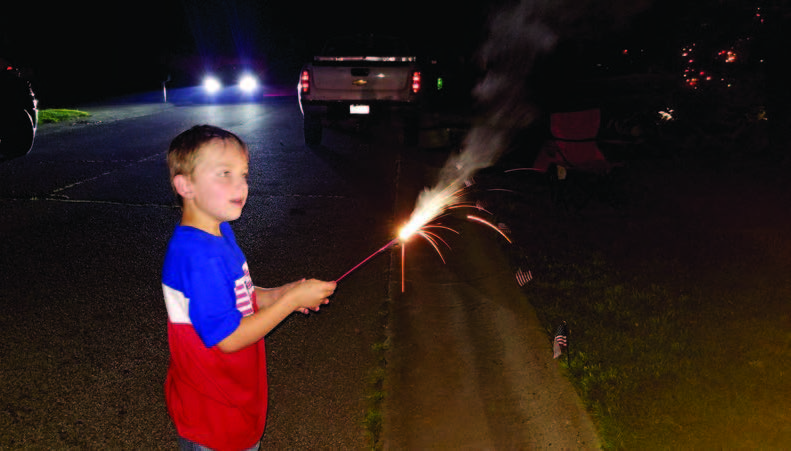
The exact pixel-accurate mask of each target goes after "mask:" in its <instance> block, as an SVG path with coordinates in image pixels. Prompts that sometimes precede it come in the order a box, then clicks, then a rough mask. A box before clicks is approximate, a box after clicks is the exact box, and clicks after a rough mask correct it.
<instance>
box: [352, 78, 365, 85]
mask: <svg viewBox="0 0 791 451" xmlns="http://www.w3.org/2000/svg"><path fill="white" fill-rule="evenodd" d="M352 84H353V85H354V86H365V85H367V84H368V80H363V79H362V78H360V79H357V80H354V81H353V82H352Z"/></svg>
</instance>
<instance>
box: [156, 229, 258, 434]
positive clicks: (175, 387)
mask: <svg viewBox="0 0 791 451" xmlns="http://www.w3.org/2000/svg"><path fill="white" fill-rule="evenodd" d="M220 232H221V235H222V236H215V235H212V234H209V233H206V232H204V231H202V230H199V229H196V228H192V227H186V226H179V227H177V228H176V230H175V232H174V233H173V236H172V237H171V239H170V243H169V244H168V250H167V254H166V256H165V264H164V267H163V270H162V291H163V294H164V297H165V305H166V306H167V311H168V342H169V346H170V366H169V368H168V374H167V379H166V380H165V398H166V402H167V407H168V412H169V414H170V416H171V418H172V419H173V422H174V424H175V425H176V429H177V431H178V433H179V435H180V436H181V437H184V438H186V439H188V440H191V441H193V442H195V443H199V444H201V445H204V446H207V447H209V448H213V449H217V450H236V449H246V448H249V447H251V446H253V445H255V444H256V443H257V442H258V440H259V439H260V438H261V436H262V435H263V432H264V427H265V425H266V407H267V381H266V352H265V349H264V340H263V339H262V340H259V341H258V342H257V343H255V344H253V345H250V346H248V347H246V348H244V349H242V350H240V351H237V352H233V353H228V354H226V353H224V352H222V351H221V350H220V349H219V348H218V347H217V346H216V345H217V343H219V342H221V341H222V340H223V339H225V338H226V337H228V336H229V335H231V334H232V333H233V332H234V331H235V330H236V329H237V328H238V327H239V323H240V321H241V319H242V317H244V316H247V315H252V314H253V313H254V312H256V311H257V310H258V307H257V305H256V296H255V289H254V287H253V282H252V279H251V278H250V273H249V271H248V267H247V261H246V259H245V256H244V254H243V253H242V250H241V249H240V248H239V246H238V245H237V244H236V239H235V237H234V235H233V232H232V230H231V227H230V226H229V225H228V224H227V223H222V224H221V225H220Z"/></svg>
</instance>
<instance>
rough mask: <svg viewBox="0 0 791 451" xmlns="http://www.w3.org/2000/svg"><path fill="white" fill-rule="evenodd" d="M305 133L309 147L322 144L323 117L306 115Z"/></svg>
mask: <svg viewBox="0 0 791 451" xmlns="http://www.w3.org/2000/svg"><path fill="white" fill-rule="evenodd" d="M303 131H304V133H305V144H307V145H308V146H309V147H313V146H318V145H319V144H321V119H320V118H317V117H311V116H305V119H304V122H303Z"/></svg>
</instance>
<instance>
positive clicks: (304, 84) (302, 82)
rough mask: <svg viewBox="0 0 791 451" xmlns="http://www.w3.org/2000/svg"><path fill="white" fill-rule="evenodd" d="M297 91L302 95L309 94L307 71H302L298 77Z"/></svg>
mask: <svg viewBox="0 0 791 451" xmlns="http://www.w3.org/2000/svg"><path fill="white" fill-rule="evenodd" d="M299 89H300V90H301V91H302V94H310V72H308V71H307V70H303V71H302V75H300V76H299Z"/></svg>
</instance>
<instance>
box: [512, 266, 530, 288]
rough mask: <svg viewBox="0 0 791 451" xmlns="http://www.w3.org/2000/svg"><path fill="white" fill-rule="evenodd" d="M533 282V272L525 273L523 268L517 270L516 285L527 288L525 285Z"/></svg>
mask: <svg viewBox="0 0 791 451" xmlns="http://www.w3.org/2000/svg"><path fill="white" fill-rule="evenodd" d="M531 280H533V272H532V271H530V270H527V271H523V270H522V268H519V269H517V270H516V283H518V284H519V286H520V287H523V286H525V284H526V283H527V282H530V281H531Z"/></svg>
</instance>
